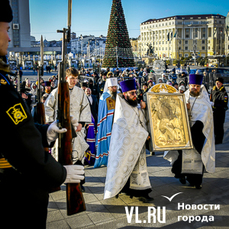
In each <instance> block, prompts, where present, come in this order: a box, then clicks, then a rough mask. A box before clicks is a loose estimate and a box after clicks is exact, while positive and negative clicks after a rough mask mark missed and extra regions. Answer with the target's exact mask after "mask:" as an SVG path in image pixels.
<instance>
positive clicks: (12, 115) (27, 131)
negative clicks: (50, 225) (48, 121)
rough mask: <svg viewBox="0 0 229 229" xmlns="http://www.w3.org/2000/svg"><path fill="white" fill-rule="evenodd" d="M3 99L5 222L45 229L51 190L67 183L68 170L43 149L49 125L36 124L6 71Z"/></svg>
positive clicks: (0, 163)
mask: <svg viewBox="0 0 229 229" xmlns="http://www.w3.org/2000/svg"><path fill="white" fill-rule="evenodd" d="M0 98H1V110H0V120H1V130H2V134H1V149H0V196H1V198H2V199H1V204H0V209H1V210H0V213H1V214H0V215H1V221H2V220H3V221H4V220H6V222H7V221H8V220H9V217H10V218H11V219H13V220H11V221H9V222H8V226H9V227H7V228H11V227H10V225H11V224H12V225H13V224H14V223H16V224H17V226H19V225H21V226H22V228H27V227H26V225H28V227H29V226H30V228H35V227H36V226H37V228H45V224H46V216H47V205H48V190H49V188H51V187H56V186H59V185H60V184H62V183H63V182H64V180H65V178H66V170H65V168H64V167H63V166H62V165H60V164H59V163H58V162H56V160H55V159H54V158H53V157H52V156H51V155H50V154H49V153H47V152H45V151H44V149H43V146H46V147H47V146H49V145H48V143H47V140H46V139H47V138H46V133H47V129H48V125H39V124H36V125H35V124H34V122H33V119H32V116H31V114H30V110H29V108H28V107H27V105H26V104H25V103H24V101H23V99H22V98H21V96H20V95H19V94H18V92H17V91H16V90H15V89H14V87H13V85H12V84H11V83H10V81H9V78H8V77H7V76H6V74H5V72H4V71H2V70H1V71H0ZM49 147H50V146H49ZM16 209H17V210H16ZM15 210H16V211H15ZM32 221H34V223H33V224H30V222H32Z"/></svg>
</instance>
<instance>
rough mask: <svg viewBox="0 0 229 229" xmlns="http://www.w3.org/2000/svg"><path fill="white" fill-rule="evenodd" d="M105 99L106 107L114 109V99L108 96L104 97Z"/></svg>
mask: <svg viewBox="0 0 229 229" xmlns="http://www.w3.org/2000/svg"><path fill="white" fill-rule="evenodd" d="M106 101H107V109H108V110H113V109H115V100H114V99H112V98H110V97H108V98H107V99H106Z"/></svg>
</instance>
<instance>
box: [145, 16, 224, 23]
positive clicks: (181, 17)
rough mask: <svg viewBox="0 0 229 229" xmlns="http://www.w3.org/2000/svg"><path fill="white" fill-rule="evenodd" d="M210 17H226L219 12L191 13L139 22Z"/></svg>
mask: <svg viewBox="0 0 229 229" xmlns="http://www.w3.org/2000/svg"><path fill="white" fill-rule="evenodd" d="M212 17H216V18H217V17H218V18H223V19H225V18H226V17H225V16H223V15H221V14H193V15H175V16H171V17H164V18H158V19H149V20H147V21H144V22H142V23H141V25H144V24H150V23H152V22H160V21H165V20H172V19H184V20H188V19H206V18H212Z"/></svg>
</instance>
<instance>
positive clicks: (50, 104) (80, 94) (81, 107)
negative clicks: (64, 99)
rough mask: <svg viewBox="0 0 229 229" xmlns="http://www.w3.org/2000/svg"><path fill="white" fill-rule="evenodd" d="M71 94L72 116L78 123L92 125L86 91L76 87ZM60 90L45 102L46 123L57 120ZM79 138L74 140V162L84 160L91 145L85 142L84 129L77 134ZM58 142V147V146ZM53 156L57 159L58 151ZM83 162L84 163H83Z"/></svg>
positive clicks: (53, 92) (54, 92) (56, 90)
mask: <svg viewBox="0 0 229 229" xmlns="http://www.w3.org/2000/svg"><path fill="white" fill-rule="evenodd" d="M69 92H70V115H71V116H73V117H74V118H76V119H77V121H78V122H85V123H91V109H90V105H89V102H88V99H87V96H86V94H85V93H84V91H83V90H82V89H81V88H79V87H74V88H73V89H72V90H69ZM57 101H58V88H56V89H54V90H53V91H52V92H51V93H50V95H49V97H48V98H47V100H46V101H45V118H46V122H53V121H55V119H56V115H57V114H56V111H57V108H58V104H57ZM76 134H77V137H76V138H74V139H73V140H72V143H73V146H72V150H73V160H74V161H77V160H83V158H84V152H85V151H86V150H87V148H88V147H89V145H88V144H87V142H86V141H85V129H84V128H82V130H81V131H80V132H77V133H76ZM57 145H58V144H57V141H56V146H57ZM52 153H53V156H54V157H55V158H56V159H57V155H56V151H55V150H53V151H52ZM82 162H83V161H82Z"/></svg>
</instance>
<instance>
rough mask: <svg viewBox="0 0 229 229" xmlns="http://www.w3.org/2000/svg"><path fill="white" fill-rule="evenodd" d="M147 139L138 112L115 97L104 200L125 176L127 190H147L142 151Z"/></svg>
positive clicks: (113, 193)
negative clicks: (128, 188) (127, 184)
mask: <svg viewBox="0 0 229 229" xmlns="http://www.w3.org/2000/svg"><path fill="white" fill-rule="evenodd" d="M143 126H144V127H143ZM147 136H148V132H147V131H146V126H145V117H144V114H143V113H142V111H141V109H138V108H137V107H135V108H133V107H131V106H130V105H129V104H127V102H126V101H125V100H124V99H123V98H121V96H117V98H116V106H115V116H114V124H113V129H112V134H111V143H110V153H109V158H108V165H107V175H106V182H105V190H104V199H108V198H112V197H114V196H116V195H117V194H118V193H119V192H120V191H121V189H122V188H123V187H124V185H125V184H126V182H127V180H128V178H129V177H130V188H132V189H138V190H144V189H147V188H151V185H150V181H149V176H148V172H147V165H146V155H145V149H143V146H144V144H145V141H146V138H147Z"/></svg>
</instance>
